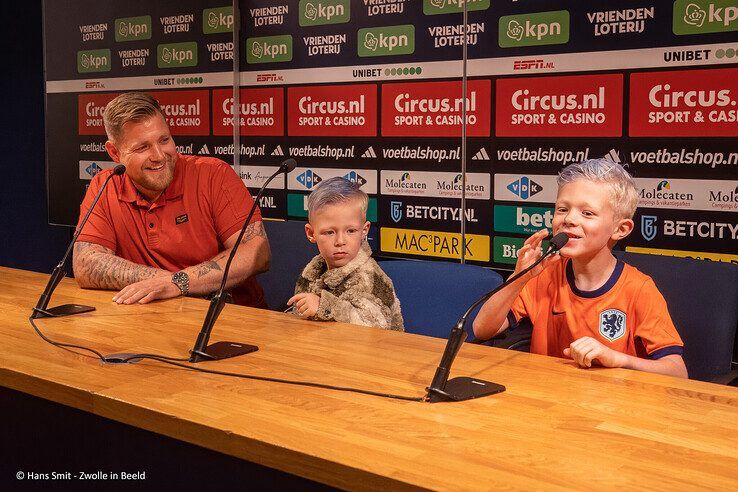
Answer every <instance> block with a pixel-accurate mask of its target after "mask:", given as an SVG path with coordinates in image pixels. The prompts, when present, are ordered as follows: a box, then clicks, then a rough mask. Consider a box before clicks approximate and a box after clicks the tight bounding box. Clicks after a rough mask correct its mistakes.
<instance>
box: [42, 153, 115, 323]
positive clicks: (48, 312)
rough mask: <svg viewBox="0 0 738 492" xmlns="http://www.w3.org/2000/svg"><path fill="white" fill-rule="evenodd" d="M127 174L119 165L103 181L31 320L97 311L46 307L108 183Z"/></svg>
mask: <svg viewBox="0 0 738 492" xmlns="http://www.w3.org/2000/svg"><path fill="white" fill-rule="evenodd" d="M125 172H126V166H124V165H123V164H118V165H117V166H115V167H114V168H113V172H112V173H110V174H109V175H108V177H107V178H105V181H103V184H102V186H101V187H100V191H98V192H97V195H96V196H95V199H94V200H93V201H92V204H91V205H90V208H89V209H88V210H87V213H86V214H85V216H84V218H83V219H82V222H81V223H80V225H79V227H78V228H77V230H76V231H75V233H74V237H73V238H72V242H70V243H69V247H68V248H67V252H66V253H64V256H63V257H62V259H61V261H60V262H59V264H58V265H56V268H54V271H53V272H51V278H49V282H48V283H47V284H46V288H45V289H44V292H43V294H41V297H39V298H38V302H37V303H36V307H35V308H33V314H31V318H34V319H35V318H48V317H56V316H69V315H71V314H79V313H86V312H88V311H94V310H95V308H94V307H92V306H83V305H81V304H63V305H61V306H56V307H53V308H49V309H47V308H46V307H47V306H48V305H49V300H50V299H51V294H52V293H53V292H54V289H56V286H57V285H59V282H61V279H63V278H64V276H65V275H66V272H65V271H64V264H65V263H66V262H67V258H69V254H70V253H71V252H72V247H73V246H74V243H75V242H76V241H77V237H79V234H80V233H81V232H82V228H83V227H84V226H85V224H86V223H87V219H89V218H90V214H91V213H92V209H93V208H95V205H96V204H97V201H98V200H99V199H100V197H101V196H102V192H103V190H105V187H106V186H107V184H108V181H110V180H111V179H112V178H113V176H120V175H122V174H123V173H125Z"/></svg>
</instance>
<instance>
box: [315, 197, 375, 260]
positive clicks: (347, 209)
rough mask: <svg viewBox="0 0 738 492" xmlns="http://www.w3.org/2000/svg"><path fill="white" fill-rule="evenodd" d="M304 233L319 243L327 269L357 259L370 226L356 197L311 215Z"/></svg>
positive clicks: (333, 204) (330, 205) (328, 206)
mask: <svg viewBox="0 0 738 492" xmlns="http://www.w3.org/2000/svg"><path fill="white" fill-rule="evenodd" d="M309 220H310V222H309V223H307V224H305V234H306V235H307V238H308V240H309V241H310V242H313V243H316V244H317V245H318V251H320V255H321V256H322V257H323V259H325V262H326V264H327V265H328V269H332V268H338V267H342V266H344V265H346V264H347V263H348V262H350V261H351V260H353V259H354V258H356V255H357V254H358V253H359V250H360V249H361V242H362V241H363V239H364V237H366V235H367V234H368V233H369V226H370V225H371V224H370V222H368V221H367V220H366V218H365V216H364V214H363V213H362V211H361V205H360V204H359V201H358V200H348V201H345V202H338V203H332V204H329V205H326V206H324V207H322V208H321V209H319V210H317V211H316V212H314V213H311V214H310V218H309Z"/></svg>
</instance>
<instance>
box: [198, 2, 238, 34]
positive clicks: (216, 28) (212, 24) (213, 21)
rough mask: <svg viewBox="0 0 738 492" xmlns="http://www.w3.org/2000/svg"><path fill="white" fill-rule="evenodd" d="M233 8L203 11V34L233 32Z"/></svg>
mask: <svg viewBox="0 0 738 492" xmlns="http://www.w3.org/2000/svg"><path fill="white" fill-rule="evenodd" d="M233 23H234V21H233V7H217V8H214V9H205V10H203V11H202V32H203V34H218V33H221V32H233Z"/></svg>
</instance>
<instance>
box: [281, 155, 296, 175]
mask: <svg viewBox="0 0 738 492" xmlns="http://www.w3.org/2000/svg"><path fill="white" fill-rule="evenodd" d="M296 167H297V161H296V160H294V159H293V158H291V157H290V158H289V159H287V160H285V161H284V162H283V163H282V164H280V165H279V168H280V170H281V171H282V172H283V173H291V172H292V171H294V170H295V168H296Z"/></svg>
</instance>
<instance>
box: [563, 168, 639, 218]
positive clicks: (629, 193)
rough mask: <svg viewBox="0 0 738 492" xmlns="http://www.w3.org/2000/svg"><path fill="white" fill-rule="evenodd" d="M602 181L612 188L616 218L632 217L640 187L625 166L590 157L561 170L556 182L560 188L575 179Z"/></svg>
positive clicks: (611, 196)
mask: <svg viewBox="0 0 738 492" xmlns="http://www.w3.org/2000/svg"><path fill="white" fill-rule="evenodd" d="M579 180H587V181H591V182H593V183H602V184H604V185H606V186H607V187H608V188H609V189H610V204H611V205H612V209H613V211H614V212H615V218H616V219H632V218H633V215H635V211H636V208H637V207H638V188H637V187H636V184H635V181H634V180H633V177H632V176H631V175H630V174H628V171H626V170H625V169H624V168H623V166H621V165H620V164H618V163H616V162H612V161H609V160H607V159H589V160H587V161H584V162H580V163H577V164H570V165H568V166H566V167H565V168H564V169H562V170H561V172H560V173H559V176H558V178H556V182H557V184H558V185H559V189H561V187H562V186H564V185H565V184H568V183H573V182H574V181H579Z"/></svg>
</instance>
